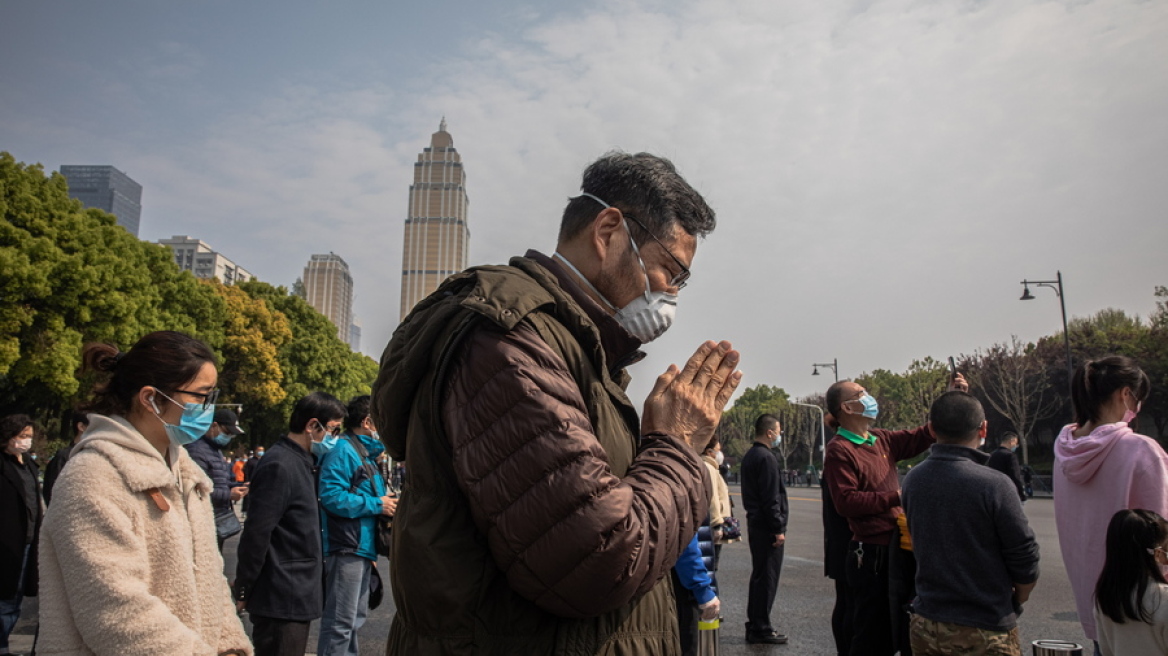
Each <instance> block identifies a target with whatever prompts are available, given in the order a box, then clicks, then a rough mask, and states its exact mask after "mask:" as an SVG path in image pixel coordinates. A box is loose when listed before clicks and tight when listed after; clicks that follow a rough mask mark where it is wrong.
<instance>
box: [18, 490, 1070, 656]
mask: <svg viewBox="0 0 1168 656" xmlns="http://www.w3.org/2000/svg"><path fill="white" fill-rule="evenodd" d="M731 493H732V494H737V488H736V487H732V488H731ZM789 497H790V501H791V523H790V527H789V532H788V535H787V550H786V560H785V562H784V564H783V573H782V577H781V579H780V587H779V596H778V599H777V601H776V603H775V613H774V619H775V620H776V622H777V626H778V627H779V630H780V631H782V632H784V633H787V634H789V635H790V637H791V642H790V644H788V645H786V646H769V645H747V644H746V641H745V639H744V628H743V622H745V617H746V588H747V579H748V577H749V576H750V553H749V551H748V549H747V547H746V544H745V543H738V544H733V545H728V546H727V547H725V548H724V549H723V550H722V562H721V570H720V571H719V572H718V579H719V583H720V585H721V586H722V587H723V588H724V594H723V604H724V605H723V612H722V614H723V617H724V618H725V624H724V626H723V628H722V631H721V641H722V642H721V653H722V654H723V655H726V656H738V655H743V654H760V653H766V652H773V653H786V654H792V655H793V654H798V655H800V656H803V655H816V656H818V655H820V654H823V655H831V654H834V653H835V648H834V644H833V643H832V639H831V627H830V617H831V608H832V604H833V600H834V597H833V595H834V592H833V590H832V586H831V581H829V580H828V579H826V578H824V577H823V530H822V524H821V521H820V499H819V489H818V488H791V489H790V490H789ZM735 506H736V507H738V508H740V509H741V507H742V504H741V503H740V502H739V501H738V500H737V498H736V500H735ZM740 514H741V513H740ZM1026 514H1027V516H1028V517H1029V518H1030V525H1031V526H1032V527H1033V528H1034V531H1035V533H1036V534H1037V535H1038V541H1039V544H1040V545H1041V549H1042V577H1041V579H1040V580H1039V583H1038V587H1037V588H1036V589H1035V591H1034V595H1033V596H1032V597H1031V600H1030V603H1028V604H1027V606H1026V612H1025V613H1024V614H1023V616H1022V620H1021V629H1022V631H1021V632H1022V640H1023V644H1024V645H1025V644H1029V642H1030V641H1032V640H1037V639H1040V638H1057V639H1062V640H1075V641H1078V642H1079V643H1080V644H1085V638H1084V637H1083V633H1082V630H1081V629H1080V628H1079V623H1078V621H1077V616H1076V614H1075V605H1074V601H1073V599H1072V597H1071V589H1070V584H1069V583H1068V582H1067V577H1066V571H1065V570H1064V569H1063V561H1062V555H1061V553H1060V552H1059V547H1058V536H1057V535H1056V531H1055V526H1054V504H1053V503H1052V502H1051V500H1050V499H1033V500H1031V501H1030V502H1028V503H1027V504H1026ZM237 543H238V539H235V538H233V539H231V540H229V541H228V543H227V547H226V553H225V554H224V556H225V560H226V565H227V572H228V573H229V574H230V573H233V572H234V571H235V546H236V544H237ZM380 564H381V566H382V568H383V569H382V571H386V570H385V568H386V567H387V565H388V563H387V562H386V561H385V560H384V559H383V560H382V561H381V563H380ZM36 608H37V605H36V600H35V599H28V600H26V601H25V607H24V613H23V616H22V617H21V621H20V623H19V624H18V625H17V627H16V632H15V634H14V635H13V640H12V647H13V651H14V652H17V653H21V652H27V651H29V650H30V648H31V644H32V634H33V632H34V631H35V628H36ZM392 616H393V600H392V598H391V597H390V596H389V595H387V597H386V601H385V603H384V604H383V605H382V607H381V608H378V609H376V610H374V611H372V612H371V613H370V618H369V622H368V624H366V626H365V627H364V629H362V631H361V642H362V648H361V653H362V654H376V655H380V654H382V653H384V649H385V639H386V636H387V635H388V633H389V624H390V620H391V618H392ZM249 630H250V627H249ZM315 640H316V625H315V623H314V625H313V634H312V639H311V641H310V643H309V644H310V649H311V650H315V644H316V642H315ZM1024 653H1030V649H1029V648H1027V649H1025V650H1024Z"/></svg>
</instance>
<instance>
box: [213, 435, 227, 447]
mask: <svg viewBox="0 0 1168 656" xmlns="http://www.w3.org/2000/svg"><path fill="white" fill-rule="evenodd" d="M212 439H213V440H215V444H218V445H219V446H227V445H228V444H231V436H230V435H228V434H227V433H220V434H218V435H216V436H215V437H213V438H212Z"/></svg>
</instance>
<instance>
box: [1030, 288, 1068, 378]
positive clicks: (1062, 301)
mask: <svg viewBox="0 0 1168 656" xmlns="http://www.w3.org/2000/svg"><path fill="white" fill-rule="evenodd" d="M1057 273H1058V276H1057V277H1056V278H1055V279H1054V280H1023V281H1022V298H1020V299H1018V300H1020V301H1032V300H1034V295H1032V294H1031V293H1030V285H1034V286H1035V287H1050V288H1051V289H1053V290H1054V293H1055V294H1056V295H1058V298H1059V305H1060V306H1061V307H1062V310H1063V344H1064V345H1065V346H1066V349H1067V389H1068V391H1070V389H1071V387H1072V383H1071V381H1072V379H1073V378H1074V377H1075V366H1074V364H1073V363H1072V362H1071V333H1070V331H1069V330H1067V299H1066V296H1064V295H1063V272H1062V271H1059V272H1057Z"/></svg>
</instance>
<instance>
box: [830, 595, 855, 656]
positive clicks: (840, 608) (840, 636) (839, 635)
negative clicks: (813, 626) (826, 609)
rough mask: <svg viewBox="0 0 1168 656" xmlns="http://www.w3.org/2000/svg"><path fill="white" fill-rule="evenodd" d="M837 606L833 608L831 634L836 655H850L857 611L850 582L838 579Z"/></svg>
mask: <svg viewBox="0 0 1168 656" xmlns="http://www.w3.org/2000/svg"><path fill="white" fill-rule="evenodd" d="M834 583H835V608H833V609H831V635H832V637H833V638H835V653H836V656H848V652H849V651H851V649H852V619H853V618H852V613H854V612H855V610H854V606H855V604H853V603H852V591H851V589H850V588H848V582H847V581H844V580H843V579H836V580H835V581H834Z"/></svg>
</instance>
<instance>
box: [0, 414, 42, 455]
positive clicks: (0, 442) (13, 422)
mask: <svg viewBox="0 0 1168 656" xmlns="http://www.w3.org/2000/svg"><path fill="white" fill-rule="evenodd" d="M29 426H33V430H36V428H35V427H36V423H35V422H34V421H33V420H32V417H29V416H28V415H8V416H7V417H5V418H3V419H0V448H5V447H7V446H8V442H9V441H11V440H12V438H14V437H16V436H17V435H20V434H21V432H23V431H24V429H26V428H28V427H29Z"/></svg>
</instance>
